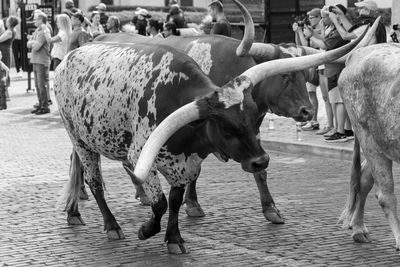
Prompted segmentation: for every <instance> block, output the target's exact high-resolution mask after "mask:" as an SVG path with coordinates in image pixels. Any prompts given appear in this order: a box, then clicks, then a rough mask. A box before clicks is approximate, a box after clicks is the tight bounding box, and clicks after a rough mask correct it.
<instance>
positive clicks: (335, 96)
mask: <svg viewBox="0 0 400 267" xmlns="http://www.w3.org/2000/svg"><path fill="white" fill-rule="evenodd" d="M328 94H329V102H330V103H332V104H335V103H343V100H342V96H341V95H340V91H339V87H337V86H336V87H334V88H333V89H332V90H330V91H329V92H328Z"/></svg>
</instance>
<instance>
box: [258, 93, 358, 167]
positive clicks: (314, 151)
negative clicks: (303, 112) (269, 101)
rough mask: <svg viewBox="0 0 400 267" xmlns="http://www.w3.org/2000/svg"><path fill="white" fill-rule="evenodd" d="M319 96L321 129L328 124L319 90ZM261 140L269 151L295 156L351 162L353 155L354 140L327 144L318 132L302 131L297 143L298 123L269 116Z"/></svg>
mask: <svg viewBox="0 0 400 267" xmlns="http://www.w3.org/2000/svg"><path fill="white" fill-rule="evenodd" d="M317 96H318V102H319V106H318V121H319V123H320V127H321V128H322V127H324V125H326V122H327V118H326V112H325V105H324V101H323V99H322V95H321V91H320V90H319V88H318V89H317ZM270 118H271V119H272V121H273V129H269V125H270V121H269V119H270ZM260 132H261V140H262V143H263V145H264V147H265V148H266V149H268V150H275V151H282V152H287V153H295V154H308V155H312V156H321V157H328V158H335V159H342V160H351V158H352V155H353V145H354V140H350V141H347V142H344V143H327V142H325V140H324V137H323V136H321V135H316V134H315V133H316V131H302V132H301V133H300V136H301V139H302V140H301V141H297V136H296V122H295V121H294V120H293V119H291V118H285V117H280V116H276V115H274V114H267V116H266V117H265V119H264V121H263V124H262V125H261V131H260Z"/></svg>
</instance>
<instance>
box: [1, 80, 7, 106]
mask: <svg viewBox="0 0 400 267" xmlns="http://www.w3.org/2000/svg"><path fill="white" fill-rule="evenodd" d="M6 89H7V87H6V86H5V85H3V84H1V85H0V109H6V108H7V102H6Z"/></svg>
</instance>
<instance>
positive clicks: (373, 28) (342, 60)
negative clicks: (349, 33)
mask: <svg viewBox="0 0 400 267" xmlns="http://www.w3.org/2000/svg"><path fill="white" fill-rule="evenodd" d="M380 19H381V16H379V17H378V18H377V19H376V20H375V21H374V24H372V26H371V28H370V29H369V30H368V32H367V34H366V35H365V37H364V38H363V39H362V40H361V42H360V43H359V44H358V45H357V46H356V47H355V48H354V50H356V49H357V48H360V47H365V46H367V45H370V44H372V40H373V38H374V36H375V32H376V29H377V28H378V25H379V21H380ZM348 56H349V55H345V56H343V57H341V58H339V59H337V60H335V61H334V62H335V63H342V64H344V63H345V62H346V59H347V57H348Z"/></svg>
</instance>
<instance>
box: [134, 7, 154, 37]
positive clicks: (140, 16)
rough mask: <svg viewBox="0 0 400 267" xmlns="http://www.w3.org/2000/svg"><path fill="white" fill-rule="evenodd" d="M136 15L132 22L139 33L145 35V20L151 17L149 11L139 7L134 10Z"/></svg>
mask: <svg viewBox="0 0 400 267" xmlns="http://www.w3.org/2000/svg"><path fill="white" fill-rule="evenodd" d="M135 14H136V16H135V17H134V18H133V20H132V22H133V23H134V25H135V28H136V31H137V32H138V34H140V35H144V36H146V28H147V20H148V19H150V18H151V15H150V14H149V12H148V11H147V10H146V9H144V8H141V9H139V10H136V11H135Z"/></svg>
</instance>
